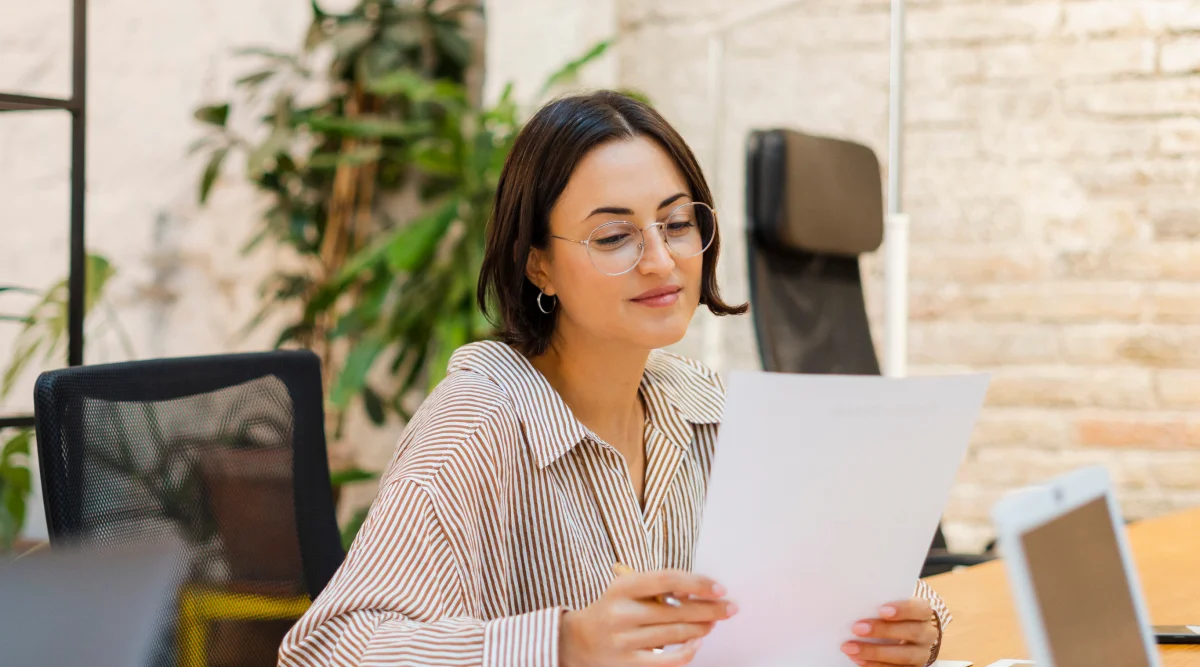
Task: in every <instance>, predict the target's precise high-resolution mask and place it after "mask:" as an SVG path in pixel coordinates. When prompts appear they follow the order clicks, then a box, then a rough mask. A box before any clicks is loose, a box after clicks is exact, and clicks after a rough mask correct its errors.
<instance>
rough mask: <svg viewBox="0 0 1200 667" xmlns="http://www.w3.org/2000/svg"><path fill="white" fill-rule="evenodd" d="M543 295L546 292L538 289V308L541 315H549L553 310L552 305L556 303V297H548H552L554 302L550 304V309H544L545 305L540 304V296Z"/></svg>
mask: <svg viewBox="0 0 1200 667" xmlns="http://www.w3.org/2000/svg"><path fill="white" fill-rule="evenodd" d="M543 296H546V293H545V292H543V291H541V290H538V295H537V304H538V310H540V311H542V314H543V315H549V314H550V313H553V312H554V307H555V306H557V305H558V298H557V297H550V298H552V299H554V302H553V303H552V304H551V305H550V310H546V308H545V306H543V305H542V297H543Z"/></svg>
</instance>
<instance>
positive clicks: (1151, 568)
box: [928, 508, 1200, 667]
mask: <svg viewBox="0 0 1200 667" xmlns="http://www.w3.org/2000/svg"><path fill="white" fill-rule="evenodd" d="M1129 539H1130V543H1131V544H1132V547H1133V558H1134V562H1135V563H1137V567H1138V572H1139V574H1140V577H1141V583H1142V588H1143V590H1144V595H1145V598H1146V604H1147V605H1148V606H1149V608H1150V622H1151V623H1154V624H1156V625H1197V624H1200V508H1196V509H1193V510H1188V511H1186V512H1182V513H1179V514H1173V515H1171V516H1166V517H1160V518H1157V519H1149V520H1146V521H1141V522H1139V523H1136V524H1134V525H1132V526H1130V527H1129ZM928 581H929V585H931V586H933V588H934V590H936V591H937V592H938V594H940V595H941V596H942V598H943V599H944V600H945V601H946V604H948V605H949V606H950V611H951V613H953V614H954V622H953V623H951V624H950V627H948V628H946V635H945V638H944V641H945V644H944V647H945V648H944V649H943V650H942V655H941V657H942V658H945V659H947V660H974V661H975V664H976V666H977V667H986V665H990V664H991V663H993V662H995V661H996V660H1000V659H1002V658H1028V657H1029V655H1028V653H1027V652H1026V651H1025V642H1024V639H1023V638H1022V636H1021V628H1020V626H1019V625H1018V624H1017V616H1016V612H1015V611H1014V609H1013V603H1012V593H1011V592H1010V591H1009V588H1008V577H1007V576H1006V574H1005V571H1004V564H1003V563H1000V562H993V563H986V564H984V565H978V566H976V567H972V568H968V569H965V570H958V571H956V572H951V573H949V574H943V575H938V576H936V577H930V578H929V580H928ZM1159 650H1160V651H1161V653H1162V661H1163V666H1164V667H1200V645H1189V646H1163V647H1160V649H1159ZM1098 667H1099V666H1098Z"/></svg>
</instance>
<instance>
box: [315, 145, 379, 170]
mask: <svg viewBox="0 0 1200 667" xmlns="http://www.w3.org/2000/svg"><path fill="white" fill-rule="evenodd" d="M382 155H383V148H382V147H381V146H361V147H359V148H355V149H354V150H352V151H345V152H340V153H314V154H313V156H312V157H311V158H309V160H308V166H309V168H311V169H333V168H337V167H340V166H342V165H347V166H356V165H360V164H367V163H369V162H377V161H378V160H379V158H380V157H381V156H382Z"/></svg>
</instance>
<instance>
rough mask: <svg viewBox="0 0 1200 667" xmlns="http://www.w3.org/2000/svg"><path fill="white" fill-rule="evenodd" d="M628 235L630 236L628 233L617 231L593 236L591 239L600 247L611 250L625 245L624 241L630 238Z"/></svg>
mask: <svg viewBox="0 0 1200 667" xmlns="http://www.w3.org/2000/svg"><path fill="white" fill-rule="evenodd" d="M630 237H631V235H630V234H627V233H624V232H618V233H614V234H606V235H604V236H600V237H597V238H594V239H592V243H593V244H594V245H596V246H597V247H599V248H601V249H604V250H611V249H613V248H619V247H621V246H623V245H625V243H626V242H627V241H628V240H629V239H630Z"/></svg>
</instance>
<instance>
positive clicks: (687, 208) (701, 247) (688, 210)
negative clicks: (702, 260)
mask: <svg viewBox="0 0 1200 667" xmlns="http://www.w3.org/2000/svg"><path fill="white" fill-rule="evenodd" d="M654 227H657V228H658V232H659V234H660V235H661V236H662V240H663V241H664V242H665V243H666V244H667V248H668V249H669V250H670V251H671V253H672V254H673V255H675V256H676V257H680V258H687V257H695V256H696V255H699V254H701V253H703V252H704V251H705V250H708V247H709V246H710V245H712V241H713V237H714V236H715V235H716V229H717V212H716V211H714V210H713V208H712V207H711V206H709V205H708V204H705V203H702V202H691V203H688V204H683V205H682V206H678V207H676V208H675V209H674V210H672V211H671V213H670V215H668V216H667V219H666V220H663V221H662V222H656V223H654V224H650V225H646V227H645V228H641V227H638V226H637V225H635V224H633V223H632V222H625V221H624V220H615V221H613V222H606V223H604V224H603V225H600V226H599V227H597V228H596V229H594V230H592V233H591V234H589V235H588V237H587V240H585V241H579V240H576V239H569V238H567V237H565V236H555V235H554V234H551V235H550V238H553V239H559V240H561V241H570V242H571V243H578V244H579V245H581V246H584V247H586V248H587V252H588V258H589V259H591V260H592V266H594V267H596V270H598V271H600V272H601V273H604V274H606V275H610V276H619V275H621V274H623V273H629V272H630V271H632V270H633V267H635V266H637V265H638V262H640V261H642V255H643V254H645V252H646V237H645V235H644V234H645V232H646V231H648V230H650V229H651V228H654Z"/></svg>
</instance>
